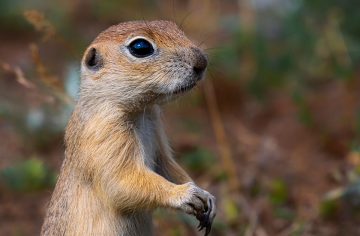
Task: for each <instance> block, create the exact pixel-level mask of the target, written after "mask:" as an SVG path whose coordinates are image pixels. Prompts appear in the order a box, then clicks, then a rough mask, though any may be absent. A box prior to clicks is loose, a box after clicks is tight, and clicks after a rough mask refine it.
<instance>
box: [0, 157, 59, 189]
mask: <svg viewBox="0 0 360 236" xmlns="http://www.w3.org/2000/svg"><path fill="white" fill-rule="evenodd" d="M0 176H1V182H3V184H5V185H6V186H7V187H8V188H9V189H11V190H14V191H19V192H31V191H37V190H42V189H45V188H49V187H52V186H54V185H55V182H56V174H55V173H53V172H51V171H50V170H49V169H48V168H47V167H46V166H45V164H44V163H43V161H41V160H39V159H36V158H32V159H29V160H26V161H24V162H21V163H19V164H17V165H14V166H12V167H8V168H6V169H3V170H1V171H0Z"/></svg>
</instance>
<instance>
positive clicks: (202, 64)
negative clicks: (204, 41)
mask: <svg viewBox="0 0 360 236" xmlns="http://www.w3.org/2000/svg"><path fill="white" fill-rule="evenodd" d="M194 52H195V57H196V61H195V63H194V66H193V70H194V72H195V73H196V74H201V73H202V72H204V70H205V69H206V67H207V64H208V62H207V58H206V56H205V55H204V54H203V53H202V52H201V51H200V50H199V49H195V50H194Z"/></svg>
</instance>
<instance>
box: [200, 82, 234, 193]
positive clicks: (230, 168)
mask: <svg viewBox="0 0 360 236" xmlns="http://www.w3.org/2000/svg"><path fill="white" fill-rule="evenodd" d="M203 88H204V94H205V100H206V104H207V106H208V109H209V113H210V117H211V122H212V126H213V129H214V132H215V136H216V141H217V143H218V148H219V152H220V157H221V161H222V165H223V168H224V170H225V171H226V172H227V173H228V174H229V181H230V188H231V190H237V189H239V188H240V183H239V181H238V178H237V174H236V169H235V166H236V165H235V162H234V160H233V158H232V154H231V150H230V145H229V142H228V140H227V138H226V134H225V129H224V125H223V122H222V120H221V115H220V112H219V107H218V104H217V99H216V95H215V92H214V87H213V84H212V82H211V81H209V80H208V81H207V82H206V83H204V87H203Z"/></svg>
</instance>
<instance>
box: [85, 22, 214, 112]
mask: <svg viewBox="0 0 360 236" xmlns="http://www.w3.org/2000/svg"><path fill="white" fill-rule="evenodd" d="M206 67H207V57H206V55H205V54H204V53H203V51H202V50H201V49H199V48H198V47H197V46H196V45H195V44H194V43H193V42H191V41H190V40H189V39H188V38H187V37H186V36H185V34H184V33H183V32H182V31H181V30H180V29H179V28H178V27H177V25H176V24H175V23H173V22H169V21H132V22H126V23H121V24H118V25H115V26H111V27H110V28H108V29H107V30H105V31H103V32H102V33H100V34H99V36H98V37H97V38H96V39H95V40H94V41H93V42H92V43H91V45H90V46H89V47H88V48H87V49H86V51H85V54H84V56H83V59H82V63H81V76H82V81H81V92H80V99H81V98H82V97H84V96H85V97H91V98H92V99H97V100H98V101H110V102H113V103H116V104H118V105H121V106H123V107H126V108H128V109H139V110H141V109H143V108H144V107H146V106H147V105H149V104H154V103H160V102H162V101H164V100H167V99H169V98H171V97H174V96H177V95H179V94H182V93H184V92H186V91H188V90H190V89H191V88H193V87H194V86H195V85H196V84H197V82H198V81H199V80H200V79H202V77H203V74H204V71H205V69H206Z"/></svg>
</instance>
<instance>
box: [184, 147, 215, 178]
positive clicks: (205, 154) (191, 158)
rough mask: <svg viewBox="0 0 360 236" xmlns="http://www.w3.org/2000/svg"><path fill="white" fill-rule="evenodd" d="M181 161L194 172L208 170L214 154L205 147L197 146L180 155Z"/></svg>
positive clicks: (211, 164)
mask: <svg viewBox="0 0 360 236" xmlns="http://www.w3.org/2000/svg"><path fill="white" fill-rule="evenodd" d="M181 161H182V163H184V165H185V166H186V167H187V168H188V169H189V170H191V171H193V172H195V173H199V172H203V171H207V172H209V171H210V169H211V168H212V166H213V164H214V163H215V157H214V155H213V154H212V153H211V152H210V151H208V150H206V149H205V148H197V149H195V150H193V151H191V152H188V153H185V154H184V155H183V156H182V157H181Z"/></svg>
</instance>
